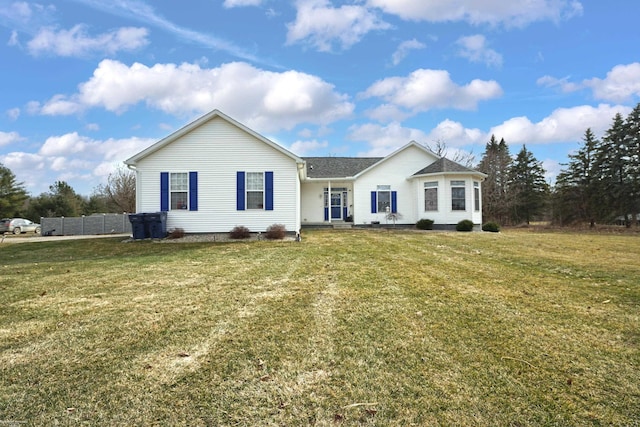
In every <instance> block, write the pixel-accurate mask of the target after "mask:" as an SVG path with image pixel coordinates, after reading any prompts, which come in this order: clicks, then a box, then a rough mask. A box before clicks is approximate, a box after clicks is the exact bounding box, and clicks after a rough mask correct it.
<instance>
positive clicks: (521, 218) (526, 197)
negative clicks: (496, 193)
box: [509, 145, 549, 224]
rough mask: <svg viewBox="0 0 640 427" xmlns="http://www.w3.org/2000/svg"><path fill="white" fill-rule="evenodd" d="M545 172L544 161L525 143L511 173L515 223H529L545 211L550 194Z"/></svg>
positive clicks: (512, 217) (510, 180) (512, 210)
mask: <svg viewBox="0 0 640 427" xmlns="http://www.w3.org/2000/svg"><path fill="white" fill-rule="evenodd" d="M544 174H545V170H544V168H543V167H542V163H541V162H539V161H538V160H536V158H535V157H534V156H533V153H531V151H528V150H527V147H526V146H524V145H523V146H522V150H520V152H519V153H518V155H517V156H516V159H515V161H514V162H513V165H512V166H511V169H510V174H509V192H510V194H511V196H512V204H511V220H512V221H513V222H514V223H519V222H526V223H527V224H529V223H530V222H531V221H532V220H533V219H534V218H535V217H536V216H538V215H540V214H541V213H542V212H544V209H545V206H546V203H547V197H548V195H549V184H547V182H546V181H545V179H544Z"/></svg>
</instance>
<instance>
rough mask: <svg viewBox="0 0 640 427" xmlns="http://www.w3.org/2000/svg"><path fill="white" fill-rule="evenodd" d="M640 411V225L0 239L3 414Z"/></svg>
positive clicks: (152, 421)
mask: <svg viewBox="0 0 640 427" xmlns="http://www.w3.org/2000/svg"><path fill="white" fill-rule="evenodd" d="M638 420H640V236H638V235H618V234H593V233H592V234H584V235H581V234H577V233H559V232H550V233H540V232H531V231H529V230H511V231H506V232H502V233H456V232H451V233H439V232H437V233H436V232H431V233H430V232H426V233H425V232H411V231H398V232H387V231H361V230H359V231H340V232H337V231H308V232H305V233H304V234H303V241H302V242H300V243H297V242H264V241H260V242H234V243H177V244H164V243H154V242H148V241H145V242H135V243H122V241H121V239H97V240H78V241H60V242H41V243H25V244H19V245H15V244H14V245H6V244H5V245H0V424H2V422H4V421H25V422H26V424H25V425H33V426H40V425H78V424H86V425H92V426H95V425H104V426H118V425H120V426H125V425H127V426H128V425H162V426H165V425H189V426H200V425H201V426H210V425H241V426H256V425H257V426H262V425H277V426H281V425H286V426H293V425H318V426H335V425H380V426H387V425H402V426H405V425H417V426H425V425H443V426H449V425H464V426H466V425H470V426H488V425H502V426H529V425H536V426H537V425H561V426H564V425H616V426H619V425H620V426H623V425H627V426H638V425H640V424H639V422H638Z"/></svg>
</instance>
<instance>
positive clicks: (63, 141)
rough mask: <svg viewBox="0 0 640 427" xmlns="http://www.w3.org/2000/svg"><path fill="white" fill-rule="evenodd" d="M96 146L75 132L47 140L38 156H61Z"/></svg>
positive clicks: (89, 139)
mask: <svg viewBox="0 0 640 427" xmlns="http://www.w3.org/2000/svg"><path fill="white" fill-rule="evenodd" d="M95 144H97V143H96V142H93V141H92V140H91V138H88V137H84V136H80V135H78V133H77V132H73V133H68V134H65V135H61V136H52V137H49V138H47V140H46V141H45V142H44V144H43V145H42V147H41V148H40V151H39V153H38V154H41V155H43V156H63V155H65V154H77V153H81V152H83V151H85V150H86V149H87V148H88V147H89V146H91V145H95Z"/></svg>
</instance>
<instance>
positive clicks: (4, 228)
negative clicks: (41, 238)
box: [0, 218, 42, 234]
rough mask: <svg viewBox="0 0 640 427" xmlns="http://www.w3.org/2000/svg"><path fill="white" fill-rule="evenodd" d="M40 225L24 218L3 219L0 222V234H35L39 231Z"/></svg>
mask: <svg viewBox="0 0 640 427" xmlns="http://www.w3.org/2000/svg"><path fill="white" fill-rule="evenodd" d="M41 230H42V229H41V227H40V224H37V223H35V222H33V221H30V220H28V219H24V218H3V219H1V220H0V234H2V233H13V234H20V233H29V232H32V233H36V234H39V233H40V231H41Z"/></svg>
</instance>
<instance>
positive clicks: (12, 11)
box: [0, 1, 33, 23]
mask: <svg viewBox="0 0 640 427" xmlns="http://www.w3.org/2000/svg"><path fill="white" fill-rule="evenodd" d="M32 16H33V10H32V9H31V6H30V5H29V3H27V2H26V1H16V2H13V3H10V4H8V5H3V7H1V8H0V17H1V18H4V19H9V20H11V21H13V22H22V23H26V22H29V20H30V19H31V17H32Z"/></svg>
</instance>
